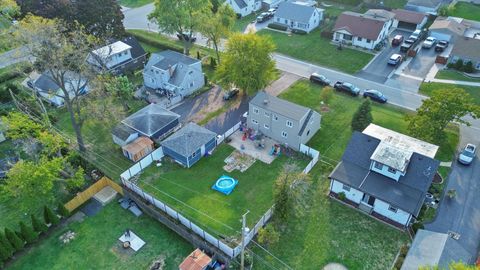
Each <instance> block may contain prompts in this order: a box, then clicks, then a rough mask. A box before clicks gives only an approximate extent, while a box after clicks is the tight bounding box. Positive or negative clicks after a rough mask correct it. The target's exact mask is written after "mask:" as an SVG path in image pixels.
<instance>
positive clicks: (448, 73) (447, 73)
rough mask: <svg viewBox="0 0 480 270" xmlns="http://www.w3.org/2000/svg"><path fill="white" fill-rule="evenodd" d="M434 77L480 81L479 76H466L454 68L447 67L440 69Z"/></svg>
mask: <svg viewBox="0 0 480 270" xmlns="http://www.w3.org/2000/svg"><path fill="white" fill-rule="evenodd" d="M435 79H443V80H454V81H466V82H480V78H472V77H467V76H465V75H464V74H463V73H462V72H458V71H456V70H449V69H444V70H440V71H439V72H438V73H437V75H436V76H435Z"/></svg>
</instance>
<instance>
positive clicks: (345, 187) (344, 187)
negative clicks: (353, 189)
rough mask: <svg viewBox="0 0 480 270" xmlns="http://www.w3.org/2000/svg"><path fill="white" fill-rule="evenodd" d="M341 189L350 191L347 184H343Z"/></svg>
mask: <svg viewBox="0 0 480 270" xmlns="http://www.w3.org/2000/svg"><path fill="white" fill-rule="evenodd" d="M342 189H343V190H345V191H348V192H350V187H349V186H347V185H343V186H342Z"/></svg>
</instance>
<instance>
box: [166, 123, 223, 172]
mask: <svg viewBox="0 0 480 270" xmlns="http://www.w3.org/2000/svg"><path fill="white" fill-rule="evenodd" d="M216 136H217V134H216V133H215V132H212V131H210V130H208V129H206V128H204V127H201V126H199V125H197V124H195V123H188V124H187V125H185V126H184V127H183V128H181V129H180V130H178V131H177V132H175V133H174V134H173V135H171V136H170V137H168V138H167V139H165V140H163V141H162V142H161V145H162V148H163V153H164V154H165V155H167V156H169V157H171V158H173V159H174V160H175V161H177V162H178V163H180V164H181V165H183V166H185V167H187V168H190V167H191V166H192V165H193V164H195V163H196V162H197V161H199V160H200V158H201V157H203V156H205V155H206V154H207V153H209V152H211V151H212V150H213V149H215V147H216V146H217V140H216Z"/></svg>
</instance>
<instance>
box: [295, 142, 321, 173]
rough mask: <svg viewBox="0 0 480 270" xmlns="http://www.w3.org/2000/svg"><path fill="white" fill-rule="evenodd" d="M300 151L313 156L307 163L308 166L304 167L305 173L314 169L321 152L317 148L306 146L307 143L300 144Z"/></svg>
mask: <svg viewBox="0 0 480 270" xmlns="http://www.w3.org/2000/svg"><path fill="white" fill-rule="evenodd" d="M300 152H302V153H303V154H305V155H307V156H309V157H311V158H312V160H311V161H310V162H309V163H308V164H307V167H305V169H303V173H305V174H307V173H309V172H310V170H312V168H313V166H315V164H317V162H318V159H319V158H320V152H318V151H317V150H315V149H313V148H311V147H308V146H306V145H305V144H301V145H300Z"/></svg>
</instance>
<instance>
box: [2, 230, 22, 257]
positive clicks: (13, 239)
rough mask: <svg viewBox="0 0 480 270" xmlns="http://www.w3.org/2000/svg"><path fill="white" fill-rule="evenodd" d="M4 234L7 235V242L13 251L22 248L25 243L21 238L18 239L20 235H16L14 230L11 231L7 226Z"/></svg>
mask: <svg viewBox="0 0 480 270" xmlns="http://www.w3.org/2000/svg"><path fill="white" fill-rule="evenodd" d="M5 236H6V237H7V239H8V242H10V244H11V245H12V247H13V248H14V250H15V252H16V251H20V250H22V248H23V247H24V245H25V242H24V241H23V240H22V239H20V237H18V235H17V234H16V233H15V232H13V231H12V230H10V229H8V228H5Z"/></svg>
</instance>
